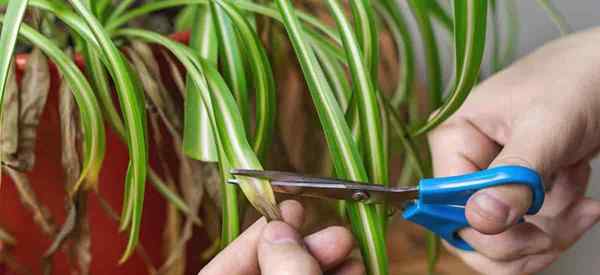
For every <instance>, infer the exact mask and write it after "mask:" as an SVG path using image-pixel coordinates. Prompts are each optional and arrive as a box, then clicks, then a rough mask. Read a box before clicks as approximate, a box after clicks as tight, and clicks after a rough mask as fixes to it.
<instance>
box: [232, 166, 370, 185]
mask: <svg viewBox="0 0 600 275" xmlns="http://www.w3.org/2000/svg"><path fill="white" fill-rule="evenodd" d="M230 174H231V175H233V176H244V177H253V178H259V179H266V180H270V181H284V182H314V183H328V184H359V185H367V184H368V183H364V182H355V181H348V180H340V179H334V178H322V177H311V176H306V175H303V174H297V173H290V172H281V171H269V170H252V169H233V170H231V172H230Z"/></svg>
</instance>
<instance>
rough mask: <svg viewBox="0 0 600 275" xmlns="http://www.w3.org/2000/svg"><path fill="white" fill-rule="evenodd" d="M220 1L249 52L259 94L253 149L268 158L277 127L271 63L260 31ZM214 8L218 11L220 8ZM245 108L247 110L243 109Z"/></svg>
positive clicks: (248, 56) (249, 62)
mask: <svg viewBox="0 0 600 275" xmlns="http://www.w3.org/2000/svg"><path fill="white" fill-rule="evenodd" d="M217 3H218V5H220V6H222V7H223V10H224V11H226V12H227V15H229V17H230V18H231V21H232V22H233V23H234V26H235V29H236V30H237V33H238V34H239V37H240V44H241V46H242V47H243V48H244V49H245V53H247V60H248V64H249V66H250V71H251V75H252V80H253V86H254V90H255V96H256V128H255V134H254V140H253V148H254V151H255V152H256V154H257V155H258V156H259V157H260V158H261V159H264V157H265V154H266V152H267V149H268V145H269V143H270V141H271V136H272V135H273V130H274V128H275V113H276V110H275V108H276V102H275V81H274V80H273V72H272V70H271V64H270V63H269V59H268V57H267V53H266V50H265V49H264V47H263V46H262V42H261V41H260V38H259V37H258V34H257V33H256V32H255V31H254V29H253V28H252V26H251V24H250V23H249V22H248V21H247V20H246V18H245V17H244V16H243V14H242V13H240V12H239V11H238V10H237V9H236V8H235V7H234V6H233V5H231V4H228V3H227V2H223V1H217ZM213 6H214V5H213ZM213 10H216V7H215V8H213ZM223 43H225V41H223ZM238 62H239V63H242V61H241V60H238ZM242 73H243V72H242ZM230 86H231V85H230ZM238 102H239V100H238ZM241 110H242V111H243V109H241Z"/></svg>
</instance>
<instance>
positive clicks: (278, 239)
mask: <svg viewBox="0 0 600 275" xmlns="http://www.w3.org/2000/svg"><path fill="white" fill-rule="evenodd" d="M262 236H263V239H264V240H265V241H267V242H268V243H270V244H275V245H281V244H299V243H300V236H299V235H298V233H296V231H295V230H294V229H293V228H292V227H291V226H289V225H288V224H286V223H284V222H279V221H274V222H271V223H269V224H268V225H267V227H265V229H264V231H263V235H262Z"/></svg>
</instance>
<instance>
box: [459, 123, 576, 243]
mask: <svg viewBox="0 0 600 275" xmlns="http://www.w3.org/2000/svg"><path fill="white" fill-rule="evenodd" d="M553 121H556V120H553ZM540 124H542V125H540ZM559 126H560V125H555V124H554V123H546V124H544V123H539V119H528V120H525V121H522V122H521V123H518V125H515V128H513V129H512V134H511V137H510V138H509V139H508V140H507V142H506V143H505V145H504V147H503V148H502V150H501V151H500V153H499V154H498V155H497V156H496V158H495V159H494V160H493V161H492V163H491V165H490V167H497V166H506V165H519V166H524V167H527V168H530V169H533V170H535V171H537V172H538V173H540V175H541V177H542V179H543V180H544V181H546V180H548V179H549V178H550V177H551V173H553V172H554V171H555V170H556V169H557V168H558V167H559V166H560V165H562V164H563V163H564V162H565V161H567V160H566V158H567V156H569V154H568V150H569V148H573V146H571V144H572V142H571V141H572V140H576V139H574V138H573V137H572V136H573V134H574V133H573V132H574V131H569V132H568V133H562V134H561V135H558V134H557V133H555V129H561V128H562V129H564V128H565V127H559ZM569 133H570V134H569ZM570 136H571V137H570ZM531 200H532V193H531V190H530V189H529V188H528V187H526V186H523V185H504V186H498V187H493V188H486V189H484V190H481V191H479V192H477V193H475V194H474V195H473V196H472V197H471V198H470V199H469V201H468V202H467V205H466V213H465V215H466V217H467V220H468V221H469V224H470V225H471V227H473V228H474V229H476V230H477V231H479V232H481V233H485V234H498V233H500V232H503V231H505V230H506V229H508V228H509V227H511V226H512V225H514V224H515V223H516V222H517V221H518V220H519V219H520V218H521V217H522V216H523V215H525V213H526V212H527V210H528V209H529V207H530V205H531Z"/></svg>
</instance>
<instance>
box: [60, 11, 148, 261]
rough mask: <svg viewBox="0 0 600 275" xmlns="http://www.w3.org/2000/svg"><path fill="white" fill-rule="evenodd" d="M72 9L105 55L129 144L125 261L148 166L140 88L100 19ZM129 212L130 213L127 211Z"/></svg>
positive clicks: (138, 217)
mask: <svg viewBox="0 0 600 275" xmlns="http://www.w3.org/2000/svg"><path fill="white" fill-rule="evenodd" d="M69 2H70V3H71V5H72V6H73V7H74V8H75V11H76V12H77V13H78V14H80V16H81V17H82V18H83V19H84V21H85V23H86V24H87V26H88V28H89V29H90V30H91V31H92V33H93V35H94V37H95V38H96V40H97V41H98V45H99V50H100V51H101V52H102V53H103V55H104V57H105V58H106V63H107V65H108V66H107V67H108V70H109V73H110V75H111V77H112V79H113V81H114V83H115V87H116V90H117V94H118V95H119V101H120V103H121V111H122V112H123V117H124V120H125V126H126V128H127V135H128V138H127V144H128V147H129V156H130V164H129V168H128V173H127V175H128V176H127V178H126V185H127V186H129V191H130V192H126V195H127V197H125V202H124V204H125V205H128V204H129V205H131V207H130V208H129V207H126V208H124V210H125V212H124V215H123V216H124V217H128V216H130V215H131V217H132V220H131V222H130V223H129V225H130V231H129V241H128V243H127V248H126V249H125V252H124V254H123V257H122V258H121V260H120V262H124V261H125V260H127V258H128V257H129V256H130V255H131V254H132V253H133V251H134V249H135V246H136V245H137V243H138V240H139V229H140V223H141V218H142V209H143V203H144V191H145V182H146V173H147V166H148V148H147V141H146V116H145V109H144V99H143V93H142V92H141V91H140V87H139V85H138V83H136V81H135V79H136V78H135V76H134V75H133V74H132V73H131V68H130V67H129V66H128V64H127V62H126V61H125V60H124V57H123V55H122V54H121V53H120V52H119V50H118V49H117V47H116V46H115V45H114V43H113V41H112V40H111V39H110V37H109V36H108V34H107V33H106V32H105V31H104V29H103V27H102V26H101V24H100V22H98V20H97V19H96V18H95V17H94V16H93V15H92V13H91V12H90V11H89V10H88V9H87V8H86V7H85V6H84V5H83V4H82V3H81V2H79V1H78V0H69ZM129 212H130V213H129ZM127 221H128V220H127V218H122V223H121V228H122V229H123V228H125V227H127V225H128V223H127Z"/></svg>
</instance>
